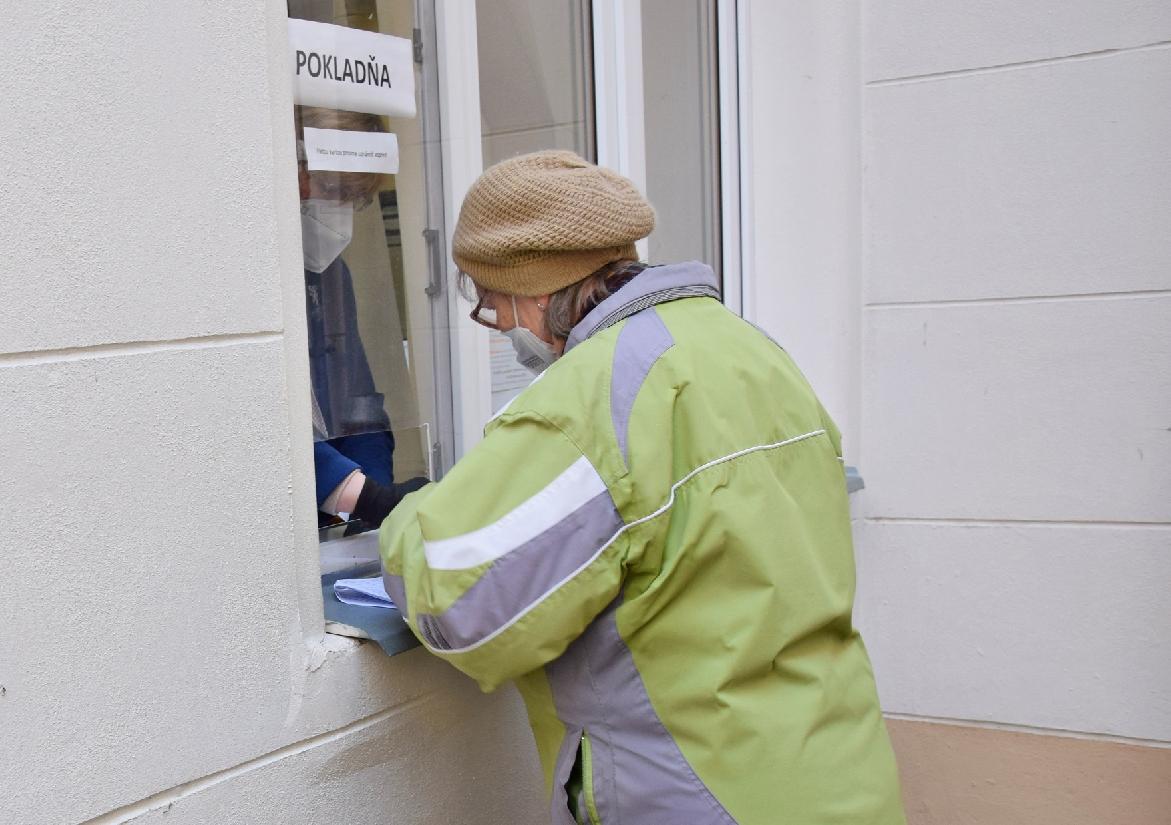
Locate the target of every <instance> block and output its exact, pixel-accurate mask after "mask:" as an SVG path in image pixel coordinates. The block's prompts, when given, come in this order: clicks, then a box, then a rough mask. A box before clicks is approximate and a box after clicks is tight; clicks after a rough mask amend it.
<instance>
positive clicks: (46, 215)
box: [0, 0, 296, 352]
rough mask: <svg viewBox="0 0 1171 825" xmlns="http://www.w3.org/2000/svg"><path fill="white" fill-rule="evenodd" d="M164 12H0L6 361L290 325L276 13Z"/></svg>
mask: <svg viewBox="0 0 1171 825" xmlns="http://www.w3.org/2000/svg"><path fill="white" fill-rule="evenodd" d="M164 5H165V8H164V7H162V6H160V4H158V3H150V2H142V0H135V2H128V3H116V4H110V3H81V4H71V5H69V6H67V7H58V6H54V5H45V4H43V3H15V4H9V5H8V7H6V9H5V12H4V17H5V19H4V24H3V25H2V26H0V54H3V55H4V56H5V61H6V63H7V64H8V65H9V66H11V67H13V69H12V71H9V72H6V73H5V76H4V81H3V93H0V146H3V147H4V164H3V168H4V180H3V185H2V187H0V205H3V207H4V209H5V214H6V219H5V220H3V221H0V249H3V250H4V251H5V255H4V257H5V260H4V262H3V264H2V265H0V273H2V280H3V283H4V289H5V297H4V300H3V301H0V352H24V351H30V350H39V349H53V348H63V347H75V346H84V345H87V344H102V343H110V342H120V341H146V340H172V339H181V338H189V337H195V336H206V335H215V334H221V333H230V332H241V331H258V330H275V329H279V328H280V325H281V307H280V295H279V268H278V247H277V243H276V239H277V223H276V214H275V212H274V197H276V196H277V193H278V187H276V186H275V185H274V181H273V163H274V160H273V121H272V113H271V105H272V100H271V98H272V96H273V89H272V88H271V86H270V82H269V70H270V63H269V55H268V54H267V53H266V52H265V51H264V50H263V49H260V50H258V49H257V45H258V39H260V38H262V37H263V35H262V34H261V35H258V34H257V33H258V32H260V33H263V32H264V31H265V30H266V27H267V24H268V18H267V10H266V7H265V5H264V4H263V3H251V4H247V5H245V6H236V5H234V4H214V3H213V4H207V3H166V4H164ZM261 45H263V40H262V39H261ZM288 140H289V141H290V146H291V142H292V128H291V122H290V128H289V135H288ZM290 151H291V150H290ZM279 193H280V194H282V195H284V194H286V193H285V190H284V189H279ZM287 196H288V197H289V198H295V197H296V196H295V195H294V194H293V190H292V181H291V179H290V181H289V183H288V190H287Z"/></svg>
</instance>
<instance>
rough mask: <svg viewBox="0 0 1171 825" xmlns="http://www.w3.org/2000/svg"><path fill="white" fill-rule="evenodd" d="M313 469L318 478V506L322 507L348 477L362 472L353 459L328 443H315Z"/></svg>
mask: <svg viewBox="0 0 1171 825" xmlns="http://www.w3.org/2000/svg"><path fill="white" fill-rule="evenodd" d="M313 469H314V472H315V475H316V476H317V506H318V507H320V506H321V505H322V504H324V503H325V500H326V499H327V498H329V494H330V493H332V492H333V491H334V488H335V487H337V486H338V485H339V484H341V483H342V481H344V480H345V478H346V476H348V475H349V474H350V473H352V472H354V470H361V469H362V467H361V466H360V465H359V464H358V463H357V462H356V461H354V460H353V459H351V458H347V457H346V456H345V455H343V454H342V453H341V452H340V451H339V450H338V449H337V447H335V446H333V445H332V444H331V443H329V442H328V441H315V442H314V443H313Z"/></svg>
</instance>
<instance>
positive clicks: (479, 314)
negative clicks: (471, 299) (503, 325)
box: [468, 295, 500, 329]
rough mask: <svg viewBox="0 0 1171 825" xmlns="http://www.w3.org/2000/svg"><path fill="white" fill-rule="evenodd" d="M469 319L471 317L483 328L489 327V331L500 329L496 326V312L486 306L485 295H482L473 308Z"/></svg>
mask: <svg viewBox="0 0 1171 825" xmlns="http://www.w3.org/2000/svg"><path fill="white" fill-rule="evenodd" d="M468 317H470V318H471V319H472V320H473V321H475V322H476V323H477V324H479V325H480V326H482V327H487V328H488V329H500V327H499V326H497V324H496V310H495V309H492V308H490V307H486V306H484V295H481V296H480V299H479V300H478V301H476V305H475V306H474V307H473V308H472V311H471V312H470V313H469V315H468Z"/></svg>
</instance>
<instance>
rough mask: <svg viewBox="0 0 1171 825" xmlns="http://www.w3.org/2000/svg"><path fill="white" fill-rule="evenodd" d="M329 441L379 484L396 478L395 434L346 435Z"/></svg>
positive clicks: (345, 457)
mask: <svg viewBox="0 0 1171 825" xmlns="http://www.w3.org/2000/svg"><path fill="white" fill-rule="evenodd" d="M327 443H328V444H329V445H330V446H332V447H333V449H334V450H335V451H336V452H337V453H339V454H340V455H341V456H342V457H343V458H344V459H348V460H349V461H351V462H356V463H357V465H358V466H359V467H360V468H361V470H362V472H363V473H365V474H366V475H367V476H369V477H370V478H372V479H374V480H375V481H377V482H378V483H379V484H390V483H391V482H392V481H393V480H394V436H393V435H391V434H390V433H389V432H380V433H361V434H359V435H345V436H342V437H341V438H333V439H330V440H329V441H328V442H327ZM344 477H345V476H343V478H344ZM331 489H332V488H331ZM326 495H328V493H327V494H326ZM324 500H325V499H320V501H324Z"/></svg>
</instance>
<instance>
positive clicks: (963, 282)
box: [854, 0, 1171, 825]
mask: <svg viewBox="0 0 1171 825" xmlns="http://www.w3.org/2000/svg"><path fill="white" fill-rule="evenodd" d="M862 15H863V26H862V30H863V51H862V64H863V84H862V87H863V106H862V125H861V131H862V157H863V176H862V184H863V193H862V199H861V203H862V220H863V236H862V247H861V248H862V267H863V296H864V304H863V309H862V340H863V345H862V404H861V407H862V415H861V422H862V423H861V439H862V441H861V445H860V447H861V455H860V459H859V464H860V466H861V469H862V472H863V474H864V476H865V478H866V481H867V489H866V491H864V492H863V493H861V494H859V495H858V497H857V500H856V501H855V502H854V508H855V514H856V516H857V521H856V525H857V527H858V534H857V537H858V557H859V571H860V576H859V587H860V589H859V596H858V610H857V617H858V622H859V624H860V626H861V627H862V630H863V634H864V636H865V638H866V639H867V643H868V646H869V649H870V651H871V654H872V657H873V660H874V664H875V671H876V675H877V678H878V683H879V690H880V693H881V696H882V700H883V706H884V709H885V710H886V711H887V712H888V713H891V714H895V715H899V716H902V717H904V718H907V719H926V720H934V721H940V722H944V723H945V724H932V725H929V726H927V727H915V726H912V727H910V728H908V727H901V728H900V727H899V726H900V725H904V726H905V725H909V724H910V723H908V722H898V723H894V727H895V729H896V731H898V732H899V735H896V737H895V744H896V747H897V748H898V750H899V754H900V757H901V758H902V767H903V776H904V782H905V784H906V788H905V790H906V794H907V800H908V811H909V813H910V814H911V819H912V821H913V822H915V823H956V822H965V823H980V825H984V824H985V823H987V825H993V823H995V825H1002V824H1003V823H1008V822H1026V821H1028V822H1063V823H1067V822H1091V821H1093V822H1099V821H1101V822H1104V821H1110V822H1127V823H1130V822H1155V821H1167V820H1166V819H1165V817H1166V814H1167V809H1166V807H1162V809H1161V812H1160V813H1159V814H1158V815H1155V814H1154V812H1156V811H1159V810H1160V807H1161V806H1160V803H1159V800H1162V801H1163V802H1165V800H1166V795H1165V793H1164V792H1163V791H1165V788H1166V783H1167V773H1166V771H1167V760H1166V758H1165V756H1166V750H1165V749H1166V748H1167V747H1168V746H1169V745H1171V704H1168V700H1167V690H1166V686H1167V685H1168V684H1171V647H1169V646H1168V640H1167V634H1166V628H1167V627H1169V626H1171V611H1169V608H1168V601H1167V598H1166V583H1167V582H1168V581H1171V567H1169V566H1168V565H1169V558H1171V554H1169V552H1168V551H1171V412H1169V411H1171V372H1169V371H1168V369H1167V364H1168V363H1171V244H1169V242H1168V239H1169V237H1171V235H1169V233H1168V232H1167V227H1168V226H1171V200H1169V199H1168V196H1167V193H1168V192H1169V191H1171V160H1169V158H1171V155H1169V154H1168V152H1167V148H1166V147H1167V146H1168V145H1169V143H1171V118H1169V117H1168V107H1167V106H1166V105H1165V101H1166V100H1167V99H1168V98H1169V97H1171V6H1168V5H1167V4H1166V3H1156V2H1141V1H1140V0H1135V2H1125V3H1104V2H1089V1H1088V0H1087V1H1086V2H1076V3H1051V2H1044V1H1043V0H1037V2H1029V3H1009V2H987V3H978V4H973V3H961V2H950V0H949V2H941V3H936V2H932V3H925V2H912V1H911V0H890V2H878V3H872V4H864V5H863V9H862ZM971 725H977V726H981V725H983V726H990V727H992V728H996V729H995V730H986V731H977V732H973V731H972V729H971V727H966V726H971ZM1006 726H1007V727H1010V728H1012V729H1014V730H1017V731H1030V732H1032V733H1040V734H1048V735H1045V736H1029V737H1025V738H1024V739H1013V738H1012V737H1020V736H1023V734H1021V733H1008V732H1005V731H1004V730H1001V728H1004V727H1006ZM916 731H917V732H916ZM924 731H929V733H924ZM1037 740H1044V741H1041V742H1038V741H1037ZM997 753H1000V754H1001V759H1000V761H999V762H998V761H997V756H996V754H997ZM1036 760H1043V762H1044V764H1040V763H1038V764H1037V766H1036V769H1035V770H1034V771H1033V772H1032V773H1025V770H1026V766H1027V765H1029V764H1030V763H1031V762H1033V761H1036ZM1125 765H1131V766H1132V767H1133V770H1132V769H1131V768H1126V769H1122V768H1120V767H1119V766H1125ZM1006 766H1015V767H1014V768H1011V769H1010V770H1007V771H1006V770H1005V768H1006ZM1103 776H1118V777H1122V776H1126V777H1127V779H1126V781H1125V787H1126V788H1127V793H1125V794H1118V793H1114V791H1113V790H1111V789H1107V788H1102V787H1101V785H1100V783H1099V789H1100V791H1101V793H1099V794H1097V795H1096V796H1095V801H1094V802H1093V803H1090V802H1089V801H1088V798H1085V794H1086V789H1087V787H1091V785H1090V784H1089V783H1090V782H1091V780H1092V778H1093V777H1103ZM1160 777H1161V778H1160ZM1119 781H1122V780H1121V778H1119ZM997 783H1000V784H999V785H998V784H997ZM1159 783H1161V789H1160V785H1159ZM973 789H980V790H981V792H975V791H973ZM1079 800H1080V801H1079ZM1110 805H1114V806H1116V808H1117V810H1114V811H1111V809H1110ZM1119 806H1120V807H1119ZM1087 812H1092V813H1093V816H1097V817H1099V818H1093V817H1091V816H1089V814H1088V813H1087ZM1103 812H1109V813H1108V814H1107V813H1103ZM1152 816H1154V817H1155V818H1151V817H1152ZM1159 816H1162V817H1164V818H1163V819H1160V818H1159Z"/></svg>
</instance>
